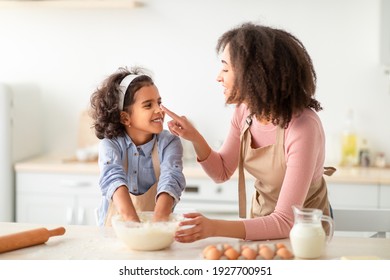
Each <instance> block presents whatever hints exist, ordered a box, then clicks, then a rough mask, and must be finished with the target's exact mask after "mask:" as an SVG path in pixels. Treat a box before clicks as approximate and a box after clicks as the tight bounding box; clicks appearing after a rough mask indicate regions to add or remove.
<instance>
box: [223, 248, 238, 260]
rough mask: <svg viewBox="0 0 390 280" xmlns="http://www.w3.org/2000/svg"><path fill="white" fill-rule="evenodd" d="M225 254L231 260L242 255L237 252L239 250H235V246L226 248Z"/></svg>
mask: <svg viewBox="0 0 390 280" xmlns="http://www.w3.org/2000/svg"><path fill="white" fill-rule="evenodd" d="M225 256H226V257H227V258H228V259H229V260H236V259H237V258H238V257H239V256H240V253H239V252H237V250H235V249H234V248H228V249H226V250H225Z"/></svg>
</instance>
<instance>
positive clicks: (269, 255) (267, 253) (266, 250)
mask: <svg viewBox="0 0 390 280" xmlns="http://www.w3.org/2000/svg"><path fill="white" fill-rule="evenodd" d="M259 254H260V255H261V256H262V257H263V258H264V259H265V260H272V259H273V258H274V256H275V252H274V251H273V250H271V248H270V247H268V246H262V247H261V249H260V251H259Z"/></svg>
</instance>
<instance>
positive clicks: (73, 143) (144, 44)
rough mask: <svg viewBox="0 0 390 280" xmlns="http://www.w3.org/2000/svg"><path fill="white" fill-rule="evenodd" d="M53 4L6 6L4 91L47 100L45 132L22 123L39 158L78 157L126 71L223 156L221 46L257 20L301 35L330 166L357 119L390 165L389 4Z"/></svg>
mask: <svg viewBox="0 0 390 280" xmlns="http://www.w3.org/2000/svg"><path fill="white" fill-rule="evenodd" d="M51 2H52V3H50V1H27V2H26V1H18V0H15V1H0V35H1V37H0V83H2V84H4V85H6V87H7V88H8V89H9V90H10V91H13V92H18V91H20V90H18V89H20V88H21V87H22V88H23V91H24V92H27V94H28V90H27V91H26V86H27V88H28V87H31V91H32V92H39V99H40V101H39V102H38V103H37V102H31V103H29V105H30V106H28V107H27V108H26V109H25V112H26V114H27V113H28V112H30V113H31V112H34V111H37V112H39V113H40V115H41V121H40V123H36V121H34V122H32V121H29V120H33V119H34V120H36V118H29V117H28V118H27V120H26V121H25V122H24V123H21V124H20V125H21V126H22V127H26V128H29V129H30V128H31V127H33V128H34V127H37V130H38V128H39V130H38V131H39V134H40V135H41V141H42V142H41V146H40V147H39V148H37V154H61V155H67V156H69V157H71V156H73V155H75V153H76V151H77V149H79V148H80V147H79V145H80V143H79V139H80V116H81V114H82V112H83V111H84V110H85V109H87V108H88V106H89V99H90V95H91V93H92V92H93V91H94V90H95V89H96V87H97V86H98V85H99V84H100V82H101V81H102V80H103V79H105V78H106V77H107V76H108V75H109V74H111V73H112V72H114V71H115V70H116V69H117V68H118V67H120V66H131V65H140V66H144V67H146V68H148V69H150V70H151V71H152V72H153V74H154V79H155V82H156V84H157V86H158V88H159V90H160V93H161V95H162V98H163V104H164V105H165V106H167V107H168V108H170V109H172V110H173V111H175V112H176V113H178V114H180V115H186V116H187V117H188V118H189V119H191V120H192V121H193V122H194V123H195V125H196V126H197V127H198V128H199V130H200V131H201V132H202V133H203V134H204V135H205V138H206V139H207V140H208V141H209V143H210V144H211V145H212V146H213V147H215V148H218V147H219V145H220V144H221V141H222V140H223V139H224V137H225V135H226V134H227V131H228V128H229V123H230V121H229V119H230V116H231V114H232V112H233V109H232V107H227V106H225V105H224V97H223V94H222V91H223V90H222V88H221V86H220V85H219V84H218V83H217V82H216V76H217V73H218V71H219V70H220V62H219V58H218V56H217V54H216V52H215V45H216V42H217V39H218V37H219V36H220V35H221V34H222V33H223V32H225V31H227V30H228V29H230V28H232V27H234V26H236V25H238V24H240V23H242V22H245V21H254V22H258V23H262V24H266V25H271V26H273V27H279V28H283V29H286V30H287V31H290V32H292V33H293V34H295V35H296V36H297V37H298V38H299V39H300V40H301V41H302V42H303V44H304V45H305V46H306V48H307V50H308V52H309V54H311V57H312V59H313V62H314V65H315V69H316V71H317V77H318V88H317V98H318V99H319V101H320V102H321V103H322V105H323V107H324V110H323V111H321V112H320V113H319V114H320V117H321V119H322V121H323V125H324V128H325V132H326V135H327V144H326V148H327V152H326V155H327V158H326V160H327V163H328V164H338V163H339V162H340V160H341V137H342V133H343V131H344V130H345V122H346V120H347V118H348V117H351V116H352V119H353V120H352V121H353V125H354V128H355V130H356V135H357V136H358V139H359V143H360V142H361V141H363V139H364V140H365V144H366V145H367V146H368V148H369V150H370V156H371V157H372V161H371V162H374V157H376V155H377V154H379V153H382V154H383V155H384V158H385V161H389V160H390V145H389V144H388V143H390V129H388V123H389V121H390V113H389V109H388V107H389V105H390V74H389V69H390V68H389V67H388V66H389V65H390V43H389V41H390V22H389V18H390V9H389V7H390V6H389V4H388V2H389V1H387V0H383V1H381V0H343V1H339V0H326V1H325V0H322V1H321V0H316V1H313V0H294V1H289V0H240V1H235V0H213V1H209V0H191V1H183V0H139V1H137V2H136V3H134V2H133V1H128V0H100V1H88V0H84V1H83V0H79V1H59V2H57V3H61V2H62V3H61V4H58V5H56V4H54V5H53V3H54V2H56V0H52V1H51ZM86 3H88V4H86ZM87 130H88V129H87ZM88 133H90V131H88ZM1 137H2V138H8V137H9V135H8V134H3V135H2V136H1ZM24 140H25V141H24V143H23V145H29V139H28V137H26V138H25V139H24ZM187 156H188V155H187ZM0 160H1V159H0ZM1 184H2V185H3V183H1ZM2 187H4V186H0V188H2ZM0 207H2V206H0ZM69 215H71V214H69ZM72 215H73V214H72Z"/></svg>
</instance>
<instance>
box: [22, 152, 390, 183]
mask: <svg viewBox="0 0 390 280" xmlns="http://www.w3.org/2000/svg"><path fill="white" fill-rule="evenodd" d="M336 169H337V171H336V172H335V173H334V174H333V175H332V176H330V177H328V176H326V180H327V181H328V182H333V183H356V184H384V185H386V184H387V185H390V168H377V167H369V168H367V167H337V166H336ZM15 170H16V171H17V172H46V173H47V172H49V173H74V174H99V168H98V165H97V162H96V161H92V162H79V161H77V160H76V159H75V158H74V157H70V158H69V157H68V158H66V157H61V156H58V155H43V156H39V157H36V158H31V159H29V160H25V161H21V162H18V163H16V164H15ZM183 173H184V175H185V176H186V177H188V178H192V179H195V178H198V179H207V178H209V177H208V176H207V174H206V173H205V172H204V171H203V169H202V168H201V167H200V165H199V164H197V163H196V162H191V163H185V164H184V168H183ZM233 178H237V173H235V174H234V175H233Z"/></svg>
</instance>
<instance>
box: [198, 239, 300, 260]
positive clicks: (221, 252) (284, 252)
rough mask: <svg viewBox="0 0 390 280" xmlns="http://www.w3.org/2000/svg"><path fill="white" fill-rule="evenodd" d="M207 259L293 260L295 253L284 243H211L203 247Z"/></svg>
mask: <svg viewBox="0 0 390 280" xmlns="http://www.w3.org/2000/svg"><path fill="white" fill-rule="evenodd" d="M202 253H203V257H204V258H205V259H207V260H291V259H294V254H293V253H292V252H291V251H290V250H289V249H288V248H287V247H286V245H285V244H283V243H276V244H249V245H248V244H244V245H240V244H237V245H230V244H227V243H225V244H211V245H208V246H206V247H205V248H204V249H203V252H202Z"/></svg>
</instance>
